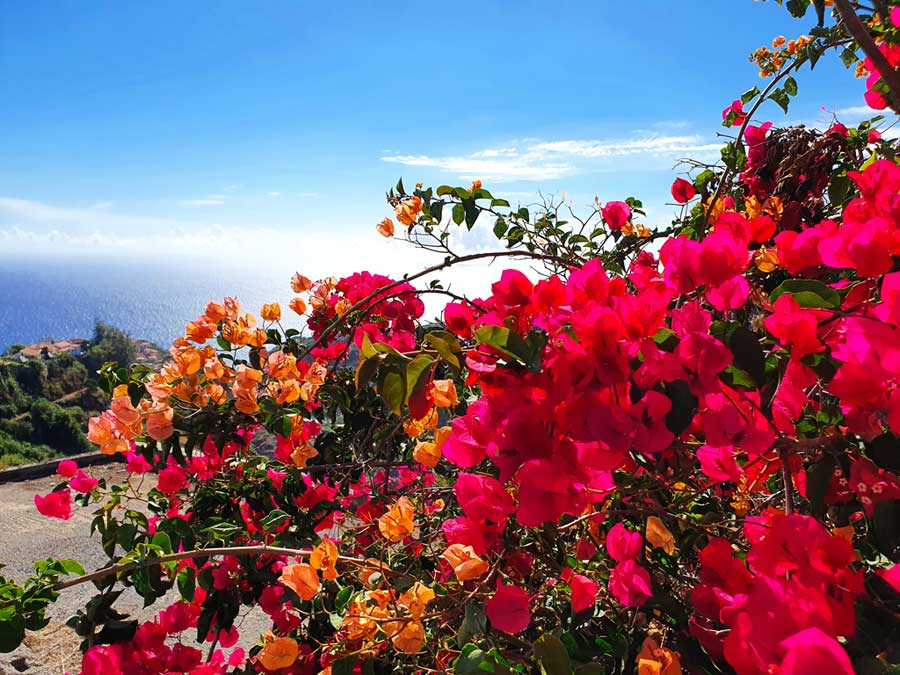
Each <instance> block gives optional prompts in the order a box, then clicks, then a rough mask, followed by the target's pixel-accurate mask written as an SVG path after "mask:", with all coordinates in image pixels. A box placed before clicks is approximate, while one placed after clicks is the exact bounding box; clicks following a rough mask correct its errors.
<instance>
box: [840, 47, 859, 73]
mask: <svg viewBox="0 0 900 675" xmlns="http://www.w3.org/2000/svg"><path fill="white" fill-rule="evenodd" d="M841 61H843V63H844V65H845V66H846V67H847V68H849V67H850V66H852V65H853V64H854V63H856V62H857V61H859V56H857V54H856V50H855V49H853V48H852V47H847V48H846V49H844V51H842V52H841Z"/></svg>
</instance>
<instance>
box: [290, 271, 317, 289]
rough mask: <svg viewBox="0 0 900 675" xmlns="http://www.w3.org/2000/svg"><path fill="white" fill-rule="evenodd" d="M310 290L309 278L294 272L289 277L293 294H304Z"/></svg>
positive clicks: (310, 282)
mask: <svg viewBox="0 0 900 675" xmlns="http://www.w3.org/2000/svg"><path fill="white" fill-rule="evenodd" d="M310 288H312V281H310V280H309V277H305V276H303V275H302V274H300V272H295V273H294V276H292V277H291V290H292V291H294V293H305V292H306V291H308V290H309V289H310Z"/></svg>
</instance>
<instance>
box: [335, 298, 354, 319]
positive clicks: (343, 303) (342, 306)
mask: <svg viewBox="0 0 900 675" xmlns="http://www.w3.org/2000/svg"><path fill="white" fill-rule="evenodd" d="M351 307H353V303H352V302H350V301H349V300H348V299H347V298H341V299H340V300H338V301H337V302H336V303H335V305H334V311H335V314H337V315H338V316H344V314H346V313H347V312H349V311H350V308H351Z"/></svg>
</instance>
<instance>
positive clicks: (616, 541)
mask: <svg viewBox="0 0 900 675" xmlns="http://www.w3.org/2000/svg"><path fill="white" fill-rule="evenodd" d="M643 544H644V537H643V536H642V535H641V533H640V532H637V531H633V530H629V529H628V528H627V527H625V525H624V524H623V523H616V524H615V525H613V526H612V528H610V530H609V533H608V534H607V535H606V552H607V553H609V556H610V557H611V558H612V559H613V560H615V561H616V562H625V561H626V560H634V559H635V558H637V557H638V555H640V553H641V546H643Z"/></svg>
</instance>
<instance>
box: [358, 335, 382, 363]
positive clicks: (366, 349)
mask: <svg viewBox="0 0 900 675" xmlns="http://www.w3.org/2000/svg"><path fill="white" fill-rule="evenodd" d="M359 353H360V354H361V355H362V357H363V358H364V359H371V358H372V357H373V356H378V352H377V351H375V347H373V346H372V341H371V340H370V339H369V336H368V335H367V334H366V333H363V336H362V342H361V343H360V345H359Z"/></svg>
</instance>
